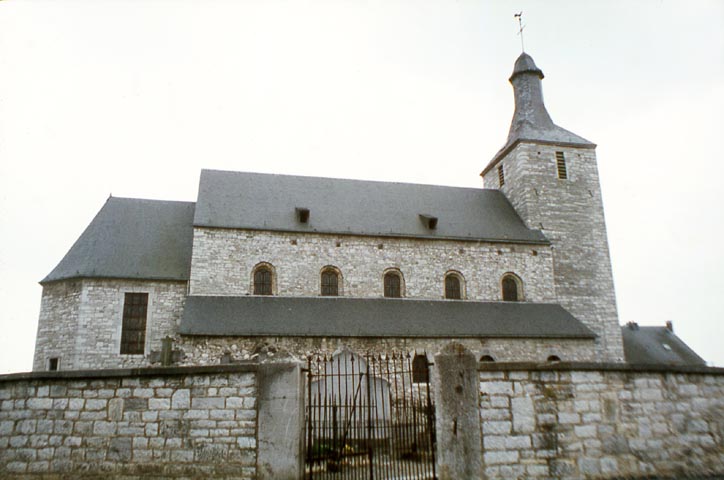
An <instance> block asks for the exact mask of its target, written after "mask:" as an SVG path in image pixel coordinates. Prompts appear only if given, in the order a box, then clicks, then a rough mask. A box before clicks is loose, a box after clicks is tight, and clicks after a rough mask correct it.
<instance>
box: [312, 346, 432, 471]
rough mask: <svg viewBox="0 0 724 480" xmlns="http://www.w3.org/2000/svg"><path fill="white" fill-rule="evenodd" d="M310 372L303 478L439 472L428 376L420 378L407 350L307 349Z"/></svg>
mask: <svg viewBox="0 0 724 480" xmlns="http://www.w3.org/2000/svg"><path fill="white" fill-rule="evenodd" d="M363 362H364V364H363ZM427 365H428V367H429V365H431V364H430V363H429V362H428V363H427ZM306 372H307V381H308V383H307V408H306V417H307V418H306V422H305V425H306V428H307V432H306V435H305V439H306V440H305V447H306V451H305V459H306V462H305V476H306V478H308V479H313V478H319V479H327V480H337V479H342V478H354V479H375V478H377V479H393V478H405V479H428V480H429V479H434V478H436V471H435V441H436V438H435V431H434V428H435V421H434V405H433V403H432V400H431V399H432V395H431V391H430V389H431V387H430V384H429V375H427V381H424V382H417V383H416V382H415V377H414V375H413V369H412V359H411V355H410V354H409V353H399V352H392V353H391V354H388V355H380V354H378V355H376V356H375V355H370V354H367V355H365V356H358V355H355V354H354V353H352V352H350V351H348V350H344V351H342V352H340V353H336V354H334V355H331V356H328V355H326V354H325V355H321V356H320V355H317V356H309V357H308V358H307V368H306ZM363 383H364V385H363ZM362 389H364V390H362ZM423 389H424V391H423Z"/></svg>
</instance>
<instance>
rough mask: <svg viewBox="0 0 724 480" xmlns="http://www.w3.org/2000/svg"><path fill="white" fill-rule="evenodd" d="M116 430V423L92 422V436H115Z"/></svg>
mask: <svg viewBox="0 0 724 480" xmlns="http://www.w3.org/2000/svg"><path fill="white" fill-rule="evenodd" d="M117 430H118V424H117V423H116V422H101V421H98V422H94V423H93V435H101V436H106V437H108V436H111V435H115V434H116V431H117Z"/></svg>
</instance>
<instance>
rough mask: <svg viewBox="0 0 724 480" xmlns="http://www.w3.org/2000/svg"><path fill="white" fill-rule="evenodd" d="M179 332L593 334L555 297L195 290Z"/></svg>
mask: <svg viewBox="0 0 724 480" xmlns="http://www.w3.org/2000/svg"><path fill="white" fill-rule="evenodd" d="M179 333H181V334H184V335H204V336H225V335H229V336H301V337H310V336H311V337H426V338H434V337H446V338H450V337H512V338H572V339H575V338H577V339H592V338H595V334H594V333H593V332H592V331H591V330H589V329H588V328H587V327H586V326H585V325H583V324H582V323H581V322H580V321H579V320H577V319H576V318H574V317H573V315H571V314H570V313H569V312H568V311H566V310H565V309H563V307H561V306H560V305H557V304H544V303H524V302H467V301H454V300H413V299H390V298H346V297H272V296H245V297H223V296H189V297H187V299H186V305H185V307H184V313H183V318H182V320H181V325H180V327H179Z"/></svg>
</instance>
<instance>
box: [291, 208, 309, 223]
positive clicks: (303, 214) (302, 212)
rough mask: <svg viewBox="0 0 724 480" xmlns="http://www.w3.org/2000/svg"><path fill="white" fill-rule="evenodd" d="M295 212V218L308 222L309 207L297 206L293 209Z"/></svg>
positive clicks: (300, 221) (301, 221)
mask: <svg viewBox="0 0 724 480" xmlns="http://www.w3.org/2000/svg"><path fill="white" fill-rule="evenodd" d="M294 210H295V211H296V212H297V220H298V221H299V223H309V209H308V208H303V207H297V208H295V209H294Z"/></svg>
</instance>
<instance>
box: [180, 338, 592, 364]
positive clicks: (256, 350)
mask: <svg viewBox="0 0 724 480" xmlns="http://www.w3.org/2000/svg"><path fill="white" fill-rule="evenodd" d="M454 341H456V342H458V343H460V344H462V345H464V346H465V347H466V348H467V349H469V350H470V351H471V352H472V353H473V355H475V358H476V359H480V357H482V356H483V355H490V356H491V357H493V359H494V360H495V361H497V362H545V361H546V359H547V358H548V357H549V356H551V355H556V356H558V357H559V358H561V360H564V361H571V362H591V361H594V360H595V350H594V348H593V347H594V345H593V342H592V341H591V340H572V339H571V340H562V339H556V340H551V339H519V338H516V339H504V338H489V339H482V338H481V339H457V340H454ZM450 342H451V339H437V338H305V337H264V338H240V337H231V338H218V337H182V336H177V337H176V338H175V343H174V349H179V350H180V351H182V352H183V353H184V355H183V358H182V360H181V362H180V363H181V364H182V365H218V364H220V363H223V362H231V363H236V362H242V361H246V360H250V359H255V358H257V356H259V355H264V356H271V357H274V356H277V357H279V356H283V355H285V354H292V355H293V356H295V357H296V358H297V359H299V360H301V361H305V360H306V358H307V357H308V356H309V355H312V354H314V355H322V354H327V355H330V354H332V353H334V352H335V351H337V350H340V349H342V348H345V347H346V348H348V349H350V350H352V351H353V352H355V353H357V354H359V355H364V354H367V353H371V354H375V355H377V354H381V355H386V354H390V353H391V352H409V353H410V354H412V355H414V354H415V353H427V354H428V357H429V358H430V359H431V360H432V355H433V354H434V353H435V352H438V351H440V350H441V349H442V348H443V347H444V346H445V345H446V344H448V343H450Z"/></svg>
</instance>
